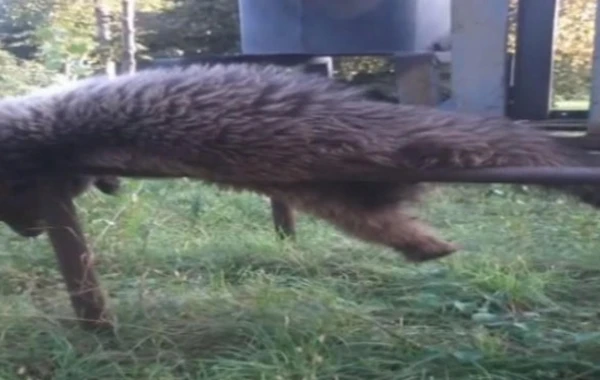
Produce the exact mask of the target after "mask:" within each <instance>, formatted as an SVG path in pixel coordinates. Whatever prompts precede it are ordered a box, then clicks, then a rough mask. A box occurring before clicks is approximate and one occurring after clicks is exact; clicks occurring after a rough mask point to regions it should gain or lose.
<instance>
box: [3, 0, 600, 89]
mask: <svg viewBox="0 0 600 380" xmlns="http://www.w3.org/2000/svg"><path fill="white" fill-rule="evenodd" d="M121 2H122V1H121V0H95V1H94V2H90V1H89V0H26V1H23V0H4V1H3V2H1V3H0V44H1V47H2V48H3V50H4V51H5V52H8V53H10V54H11V55H13V56H14V58H11V59H9V60H6V61H5V63H4V64H9V63H8V62H9V61H10V62H13V63H14V62H25V61H26V62H27V63H28V64H33V63H35V64H36V65H42V66H43V67H44V68H45V69H46V70H49V71H50V72H54V73H55V74H56V75H59V76H61V78H71V79H72V78H77V77H81V76H85V75H89V74H90V73H92V72H94V71H98V70H102V69H103V67H105V66H106V64H107V63H108V64H109V65H110V64H111V62H112V61H120V60H121V57H123V39H122V38H121V36H122V32H123V23H122V22H121V15H122V4H121ZM515 4H516V0H513V6H514V5H515ZM595 7H596V1H595V0H561V11H560V17H559V22H558V25H559V31H558V34H557V44H556V58H555V92H556V99H557V100H564V99H574V98H576V99H585V98H587V94H588V88H589V83H590V60H591V56H592V46H593V38H594V29H593V18H594V12H595ZM99 11H101V12H100V13H99ZM99 17H100V19H99ZM511 18H514V13H512V14H511ZM99 21H101V24H99ZM135 25H136V46H135V56H136V59H137V60H140V61H145V60H151V59H154V58H157V57H172V56H178V55H181V54H182V53H183V52H204V53H215V54H224V53H232V52H236V51H238V50H239V30H238V15H237V0H203V1H198V0H144V1H138V2H137V4H136V20H135ZM103 37H108V39H105V38H103ZM510 44H511V43H509V45H510ZM509 48H510V47H509ZM3 56H5V57H8V56H7V55H3ZM15 60H16V61H15ZM34 66H35V65H34ZM34 66H31V67H34ZM27 67H30V66H27ZM35 67H38V66H35ZM339 67H340V69H341V70H342V71H343V74H344V75H345V76H346V77H351V76H352V75H353V74H354V73H356V72H359V71H362V72H364V71H366V72H369V71H380V70H385V69H386V66H385V65H382V64H381V62H379V61H377V60H371V61H369V60H346V61H344V63H343V64H342V65H341V66H339ZM5 72H6V70H5ZM24 75H26V74H24ZM23 80H24V81H25V82H26V81H27V79H26V78H23Z"/></svg>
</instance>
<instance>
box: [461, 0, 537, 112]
mask: <svg viewBox="0 0 600 380" xmlns="http://www.w3.org/2000/svg"><path fill="white" fill-rule="evenodd" d="M527 1H530V0H527ZM527 1H526V2H527ZM542 1H545V0H542ZM508 4H509V0H485V1H482V0H452V10H451V14H452V96H453V98H454V99H453V102H454V103H455V104H456V108H457V109H459V110H460V111H461V112H473V113H480V114H486V115H490V116H503V115H504V114H505V112H506V88H507V80H506V40H507V32H508V8H509V7H508Z"/></svg>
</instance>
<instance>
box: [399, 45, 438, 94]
mask: <svg viewBox="0 0 600 380" xmlns="http://www.w3.org/2000/svg"><path fill="white" fill-rule="evenodd" d="M435 59H436V58H435V54H433V53H424V54H409V55H397V56H396V59H395V67H394V71H395V73H396V88H397V89H398V100H399V102H400V103H403V104H422V105H431V106H433V105H436V104H437V103H438V101H439V92H438V81H437V75H436V68H435Z"/></svg>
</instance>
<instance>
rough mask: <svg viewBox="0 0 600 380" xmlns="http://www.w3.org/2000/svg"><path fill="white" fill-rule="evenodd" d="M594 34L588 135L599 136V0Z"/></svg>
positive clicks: (597, 1) (598, 1) (597, 0)
mask: <svg viewBox="0 0 600 380" xmlns="http://www.w3.org/2000/svg"><path fill="white" fill-rule="evenodd" d="M595 33H596V34H595V36H594V56H593V60H592V89H591V94H590V96H591V101H590V113H589V119H588V133H589V134H594V135H600V0H596V22H595Z"/></svg>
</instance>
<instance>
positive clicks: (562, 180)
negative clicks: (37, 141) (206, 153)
mask: <svg viewBox="0 0 600 380" xmlns="http://www.w3.org/2000/svg"><path fill="white" fill-rule="evenodd" d="M69 172H70V173H80V174H87V175H115V176H121V177H130V178H157V179H159V178H163V179H164V178H178V177H184V176H183V175H177V174H164V173H156V172H153V171H131V170H126V169H120V168H119V169H117V168H102V167H79V168H72V169H70V170H69ZM391 172H392V170H386V173H380V172H375V171H374V172H373V173H364V175H361V176H360V177H358V178H356V179H354V180H351V179H348V178H347V177H344V178H335V177H333V178H331V179H330V181H331V182H335V181H342V182H350V181H357V182H441V183H450V182H456V183H519V184H539V185H552V184H555V185H584V184H594V185H599V184H600V166H597V167H596V166H578V167H509V166H506V167H494V168H476V169H435V170H434V169H430V170H421V171H417V170H404V169H398V170H395V172H396V173H395V176H396V178H395V179H390V178H392V177H390V174H393V173H391ZM19 178H21V179H23V178H24V177H23V176H20V177H19ZM36 178H39V175H38V176H36ZM315 182H318V181H315Z"/></svg>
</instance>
